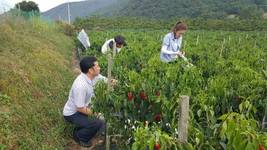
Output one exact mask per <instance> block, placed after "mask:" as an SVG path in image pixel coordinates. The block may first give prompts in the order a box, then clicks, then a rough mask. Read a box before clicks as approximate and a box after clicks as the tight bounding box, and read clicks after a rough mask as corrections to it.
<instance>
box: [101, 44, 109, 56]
mask: <svg viewBox="0 0 267 150" xmlns="http://www.w3.org/2000/svg"><path fill="white" fill-rule="evenodd" d="M108 44H109V42H108V41H106V42H105V43H104V44H103V46H102V48H101V52H102V53H103V54H106V53H107V52H108Z"/></svg>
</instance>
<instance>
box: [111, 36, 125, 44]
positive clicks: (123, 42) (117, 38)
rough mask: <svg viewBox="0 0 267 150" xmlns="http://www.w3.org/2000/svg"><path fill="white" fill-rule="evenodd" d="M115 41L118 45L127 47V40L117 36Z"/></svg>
mask: <svg viewBox="0 0 267 150" xmlns="http://www.w3.org/2000/svg"><path fill="white" fill-rule="evenodd" d="M114 40H115V42H116V43H117V44H119V45H124V46H126V42H125V38H124V37H123V36H121V35H117V36H115V37H114Z"/></svg>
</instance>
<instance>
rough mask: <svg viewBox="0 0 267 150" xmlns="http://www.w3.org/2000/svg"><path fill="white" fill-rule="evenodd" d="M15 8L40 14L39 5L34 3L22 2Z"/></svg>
mask: <svg viewBox="0 0 267 150" xmlns="http://www.w3.org/2000/svg"><path fill="white" fill-rule="evenodd" d="M15 7H16V8H17V9H20V10H22V11H25V12H31V11H34V12H38V13H39V12H40V10H39V7H38V4H36V3H35V2H33V1H29V2H26V1H22V2H20V3H17V4H16V5H15Z"/></svg>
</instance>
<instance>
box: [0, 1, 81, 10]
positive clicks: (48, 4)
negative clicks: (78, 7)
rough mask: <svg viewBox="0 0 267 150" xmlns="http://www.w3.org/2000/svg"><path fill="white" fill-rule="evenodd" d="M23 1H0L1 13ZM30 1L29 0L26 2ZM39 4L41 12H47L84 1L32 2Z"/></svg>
mask: <svg viewBox="0 0 267 150" xmlns="http://www.w3.org/2000/svg"><path fill="white" fill-rule="evenodd" d="M22 1H23V0H0V12H3V11H7V10H9V9H10V8H13V7H14V6H15V4H16V3H18V2H22ZM26 1H29V0H26ZM31 1H34V2H35V3H37V4H38V6H39V9H40V11H41V12H44V11H47V10H49V9H51V8H53V7H55V6H58V5H60V4H63V3H66V2H68V1H70V2H75V1H82V0H31Z"/></svg>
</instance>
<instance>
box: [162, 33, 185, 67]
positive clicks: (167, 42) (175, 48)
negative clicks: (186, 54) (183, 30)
mask: <svg viewBox="0 0 267 150" xmlns="http://www.w3.org/2000/svg"><path fill="white" fill-rule="evenodd" d="M181 45H182V36H180V37H179V38H178V39H176V38H175V37H174V33H173V32H171V33H168V34H166V35H165V37H164V39H163V44H162V48H161V53H160V60H161V61H163V62H172V61H175V59H177V57H178V54H181V52H180V49H181Z"/></svg>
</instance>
